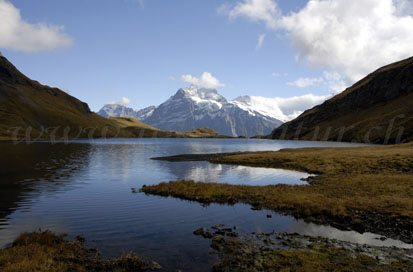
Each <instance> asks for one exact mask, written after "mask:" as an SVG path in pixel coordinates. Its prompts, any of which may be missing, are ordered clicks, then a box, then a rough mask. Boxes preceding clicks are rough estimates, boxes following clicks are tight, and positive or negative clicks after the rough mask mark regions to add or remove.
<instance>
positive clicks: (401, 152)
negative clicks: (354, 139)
mask: <svg viewBox="0 0 413 272" xmlns="http://www.w3.org/2000/svg"><path fill="white" fill-rule="evenodd" d="M395 158H397V159H395ZM154 159H157V160H166V161H170V162H177V161H191V160H197V161H199V160H201V161H209V162H211V163H216V164H230V165H242V166H253V167H266V168H282V169H287V170H295V171H301V172H306V173H310V174H317V176H315V177H310V178H309V179H308V182H309V184H310V185H309V186H286V185H271V186H241V185H227V184H217V183H199V182H194V181H171V182H169V183H165V182H164V183H160V184H158V185H153V186H145V187H143V188H141V191H142V192H144V193H146V194H152V195H159V196H164V197H169V196H171V197H177V198H180V199H185V200H190V201H196V202H199V203H202V204H208V203H221V204H229V205H231V204H235V203H246V204H250V205H251V206H252V207H253V208H254V209H264V208H265V209H269V210H273V211H276V212H279V213H281V214H286V215H292V216H294V217H295V218H299V219H303V220H305V221H306V222H313V223H317V224H328V225H331V226H333V227H336V228H338V229H342V230H355V231H357V232H360V233H364V232H372V233H377V234H380V235H384V236H386V237H388V238H393V239H397V240H401V241H403V242H406V243H413V212H412V211H413V203H412V201H411V195H412V193H413V192H412V187H413V167H412V166H413V144H407V145H406V144H405V145H394V146H368V147H357V148H354V147H345V148H305V149H284V150H280V151H276V152H275V151H266V152H238V153H237V152H235V153H216V154H195V155H191V154H186V155H177V156H169V157H163V158H154Z"/></svg>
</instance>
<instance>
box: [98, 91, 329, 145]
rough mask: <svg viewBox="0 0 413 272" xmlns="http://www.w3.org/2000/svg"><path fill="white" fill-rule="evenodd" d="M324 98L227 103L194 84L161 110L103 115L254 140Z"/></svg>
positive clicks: (107, 110) (114, 109)
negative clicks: (207, 129)
mask: <svg viewBox="0 0 413 272" xmlns="http://www.w3.org/2000/svg"><path fill="white" fill-rule="evenodd" d="M324 99H325V98H324V97H318V96H312V95H308V96H303V97H293V98H265V97H258V96H241V97H238V98H236V99H234V100H227V99H226V98H225V97H223V96H222V95H220V94H219V93H218V92H217V91H216V90H215V89H205V88H199V87H196V86H194V85H192V86H190V87H188V88H182V89H179V90H178V91H177V92H176V94H175V95H173V96H171V97H170V98H169V99H168V100H167V101H166V102H164V103H162V104H160V105H159V106H157V107H154V106H152V107H148V108H145V109H142V110H140V111H133V110H132V109H130V108H126V107H125V106H122V105H106V106H104V107H103V108H102V110H101V111H99V114H100V115H102V116H105V117H107V116H114V117H133V118H136V119H138V120H140V121H142V122H144V123H146V124H148V125H151V126H154V127H156V128H159V129H162V130H175V131H189V130H193V129H196V128H200V127H208V128H211V129H214V130H216V131H217V132H219V133H220V134H223V135H229V136H247V137H251V136H255V135H267V134H269V133H271V131H272V130H273V129H274V128H276V127H278V126H280V125H281V124H282V123H283V122H286V121H289V120H291V119H293V118H295V117H296V116H298V115H299V114H301V113H302V111H304V110H305V109H307V108H310V107H312V106H314V105H315V104H318V103H320V102H322V101H323V100H324Z"/></svg>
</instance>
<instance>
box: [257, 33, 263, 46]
mask: <svg viewBox="0 0 413 272" xmlns="http://www.w3.org/2000/svg"><path fill="white" fill-rule="evenodd" d="M264 39H265V34H260V35H259V36H258V41H257V49H260V48H261V47H262V45H263V44H264Z"/></svg>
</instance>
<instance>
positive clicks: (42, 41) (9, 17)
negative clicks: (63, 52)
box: [0, 0, 73, 52]
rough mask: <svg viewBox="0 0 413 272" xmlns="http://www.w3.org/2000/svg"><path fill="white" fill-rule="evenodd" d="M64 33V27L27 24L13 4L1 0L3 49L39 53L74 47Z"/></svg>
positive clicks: (0, 17)
mask: <svg viewBox="0 0 413 272" xmlns="http://www.w3.org/2000/svg"><path fill="white" fill-rule="evenodd" d="M62 31H63V27H62V26H54V25H49V24H45V23H38V24H30V23H27V22H26V21H24V20H23V18H22V17H21V14H20V10H19V9H17V8H16V7H15V6H13V4H12V3H10V2H9V1H6V0H0V48H1V49H10V50H16V51H23V52H37V51H49V50H53V49H56V48H59V47H65V46H70V45H72V44H73V40H72V39H71V38H70V37H69V36H68V35H66V34H64V33H63V32H62Z"/></svg>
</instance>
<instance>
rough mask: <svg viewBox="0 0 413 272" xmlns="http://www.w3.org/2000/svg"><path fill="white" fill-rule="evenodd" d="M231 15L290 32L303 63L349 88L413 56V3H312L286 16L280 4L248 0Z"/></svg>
mask: <svg viewBox="0 0 413 272" xmlns="http://www.w3.org/2000/svg"><path fill="white" fill-rule="evenodd" d="M226 14H227V15H228V16H229V18H231V19H233V18H236V17H246V18H248V19H249V20H251V21H253V22H263V23H265V25H266V26H267V28H270V29H272V30H274V31H285V32H286V33H287V34H286V35H287V37H288V38H289V39H290V40H291V42H292V46H293V48H294V49H295V51H296V52H297V56H298V59H299V60H305V61H307V62H308V63H309V64H310V65H311V66H312V67H315V68H319V69H322V70H325V71H327V72H328V73H339V74H340V75H342V77H343V82H345V83H346V84H347V85H348V84H351V83H354V82H355V81H357V80H359V79H360V78H362V77H364V76H366V75H367V74H368V73H370V72H372V71H374V70H375V69H377V68H379V67H381V66H383V65H386V64H389V63H392V62H395V61H398V60H401V59H404V58H407V57H410V56H412V55H413V4H412V1H411V0H310V1H308V3H307V4H306V6H305V7H304V8H302V9H301V10H299V11H298V12H292V13H289V14H287V15H283V14H282V12H281V11H280V9H279V8H278V6H277V2H276V1H275V0H243V1H240V2H238V3H237V4H235V5H234V6H232V7H231V8H227V12H226Z"/></svg>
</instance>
